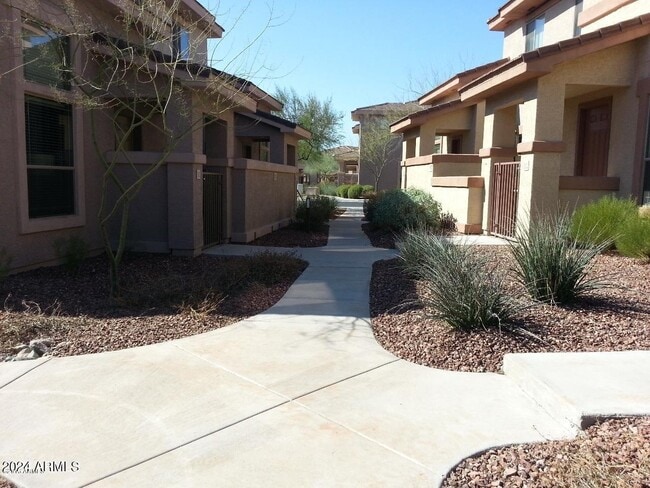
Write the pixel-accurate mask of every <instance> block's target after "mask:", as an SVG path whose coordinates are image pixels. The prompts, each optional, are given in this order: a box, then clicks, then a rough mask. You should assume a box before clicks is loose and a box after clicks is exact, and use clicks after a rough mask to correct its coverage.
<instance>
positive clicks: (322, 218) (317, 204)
mask: <svg viewBox="0 0 650 488" xmlns="http://www.w3.org/2000/svg"><path fill="white" fill-rule="evenodd" d="M337 208H338V204H337V203H336V200H335V199H333V198H329V197H326V196H316V197H309V208H307V200H305V201H302V202H300V204H298V208H297V209H296V221H297V222H298V224H299V225H300V226H301V227H305V228H310V227H319V226H321V225H323V224H324V223H325V222H327V221H328V220H329V219H330V218H332V217H333V216H334V212H335V211H336V209H337Z"/></svg>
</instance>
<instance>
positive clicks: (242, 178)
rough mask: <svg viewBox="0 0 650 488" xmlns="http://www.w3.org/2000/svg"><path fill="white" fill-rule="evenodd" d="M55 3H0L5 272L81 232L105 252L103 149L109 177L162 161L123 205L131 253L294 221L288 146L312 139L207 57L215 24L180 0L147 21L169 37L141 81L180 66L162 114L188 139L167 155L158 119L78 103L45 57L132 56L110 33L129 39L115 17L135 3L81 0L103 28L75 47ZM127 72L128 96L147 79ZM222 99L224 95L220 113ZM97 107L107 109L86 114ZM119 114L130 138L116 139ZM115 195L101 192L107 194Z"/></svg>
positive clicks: (83, 13) (0, 218) (292, 157)
mask: <svg viewBox="0 0 650 488" xmlns="http://www.w3.org/2000/svg"><path fill="white" fill-rule="evenodd" d="M64 4H65V2H63V1H62V0H50V1H42V2H32V1H28V0H24V1H22V0H13V1H5V0H0V17H1V18H2V21H3V25H4V26H6V32H4V31H3V32H4V35H3V36H2V38H0V43H1V44H2V52H3V53H5V54H4V55H3V56H2V57H0V73H2V76H1V77H0V94H1V96H2V100H3V117H2V118H1V119H0V141H1V142H0V144H1V146H2V152H1V154H0V167H1V168H2V178H0V249H4V250H5V252H6V253H7V254H8V255H9V256H10V257H11V258H12V262H11V267H12V269H13V270H14V271H17V270H22V269H28V268H30V267H36V266H42V265H48V264H54V263H56V254H55V252H54V249H53V243H54V242H55V241H56V240H57V239H66V238H70V237H71V236H77V237H80V238H82V239H84V240H85V241H86V242H87V243H89V245H90V248H91V249H92V250H93V251H99V250H100V249H101V248H102V239H101V233H100V227H99V223H98V217H97V216H98V214H99V211H100V205H101V204H102V194H103V192H102V178H103V176H104V170H103V166H102V162H101V161H102V158H100V155H101V156H102V157H103V158H104V159H105V160H106V161H111V162H112V163H114V164H115V166H116V167H115V171H116V174H125V173H126V174H130V173H129V172H131V173H132V174H133V175H139V174H142V171H145V170H146V168H147V167H148V165H151V164H152V162H154V161H157V160H159V159H160V158H161V157H162V159H163V164H162V165H161V166H160V167H159V168H158V169H157V170H156V171H155V172H154V173H153V174H152V175H151V176H150V177H148V178H147V179H146V181H145V182H144V184H143V185H142V188H141V189H140V191H139V192H138V193H137V196H136V198H135V199H134V200H133V202H132V204H131V210H130V214H129V221H128V234H127V241H128V247H129V248H130V249H132V250H134V251H153V252H171V253H174V254H182V255H196V254H199V253H201V252H202V249H203V248H204V247H206V246H208V245H211V244H214V243H218V242H225V241H236V242H247V241H249V240H251V239H254V238H255V237H257V236H260V235H262V234H265V233H267V232H270V231H271V230H273V229H276V228H278V227H280V226H282V225H285V224H286V223H288V222H289V221H290V220H291V218H292V217H293V214H294V210H295V188H296V178H297V171H298V170H297V169H296V167H295V165H296V146H297V143H298V141H299V140H300V139H303V138H307V137H309V136H310V134H309V133H308V131H306V130H304V129H302V128H301V127H299V126H297V125H295V124H292V123H291V122H288V121H286V120H284V119H281V118H279V117H276V116H274V115H271V112H272V111H276V110H280V109H281V104H280V103H279V102H278V101H277V100H275V99H274V98H273V97H271V96H270V95H269V94H267V93H265V92H264V91H262V90H261V89H259V88H258V87H257V86H255V85H254V84H252V83H250V82H248V81H246V80H244V79H241V78H237V77H235V76H231V75H228V74H226V73H223V72H220V71H217V70H215V69H212V68H209V67H207V66H206V64H207V52H208V47H207V42H208V39H210V38H219V37H221V35H222V33H223V29H222V28H221V27H220V26H219V24H218V23H217V22H216V19H215V18H214V17H213V16H212V15H211V14H210V13H209V12H208V11H207V10H206V9H205V8H204V7H203V6H202V5H201V4H199V3H198V2H197V1H195V0H183V1H182V2H181V3H180V7H179V9H178V11H174V12H166V13H165V16H166V17H165V16H163V15H158V17H156V16H155V15H154V16H153V17H150V18H149V20H150V21H151V22H158V23H160V22H165V24H164V27H163V30H164V29H169V32H170V37H169V41H170V42H169V46H166V45H165V44H164V43H161V44H160V46H158V45H156V48H155V49H156V50H155V51H152V52H153V54H150V55H149V58H150V59H145V62H146V63H148V64H147V66H148V68H147V70H146V73H147V77H149V75H151V74H152V73H155V75H152V76H151V77H150V80H153V81H149V82H148V83H149V84H150V86H151V87H153V86H154V85H156V83H157V81H156V80H160V79H161V78H160V77H163V76H167V75H166V74H165V71H164V69H159V70H158V71H157V70H156V66H157V65H159V66H160V65H161V64H162V63H166V64H169V62H168V61H169V60H170V59H173V60H179V58H180V61H181V62H178V63H177V64H176V65H175V66H176V72H174V73H173V74H172V75H171V76H172V77H173V82H174V86H175V88H174V90H175V91H174V96H173V97H171V98H170V99H169V107H165V110H164V112H163V111H161V114H163V113H164V115H161V116H162V117H164V122H165V127H167V128H169V131H170V133H182V134H184V136H183V137H182V138H180V140H179V141H178V143H177V144H175V145H174V148H173V150H172V151H171V152H168V146H166V144H165V139H164V138H165V135H164V132H161V131H160V130H156V129H160V127H158V126H160V125H162V119H158V120H156V119H152V122H151V123H146V124H141V125H139V126H138V127H135V126H134V125H133V124H134V121H136V120H138V116H139V114H136V113H128V114H127V117H122V116H121V115H120V114H116V113H114V112H110V111H113V110H116V109H115V107H101V108H97V107H96V108H94V109H93V110H90V109H88V107H81V106H80V104H79V103H77V102H78V97H77V96H76V95H78V93H79V92H78V90H79V89H80V87H79V86H78V85H75V82H74V81H73V80H74V79H75V78H74V76H71V77H66V74H65V72H63V71H61V70H55V69H53V68H52V67H53V66H54V63H53V60H50V59H48V58H47V57H48V56H53V57H57V56H58V57H59V58H61V59H64V58H65V63H66V68H69V70H70V71H74V70H75V69H87V67H88V66H89V65H92V62H91V63H87V60H89V59H93V57H95V56H100V55H101V56H105V57H104V58H103V59H110V54H108V55H107V44H108V40H109V39H111V42H112V43H113V45H115V44H119V45H121V46H125V48H127V49H131V48H132V47H133V50H132V52H135V53H138V52H139V51H138V47H137V42H136V41H133V40H132V39H122V38H119V36H120V34H121V35H123V36H125V37H126V36H127V35H128V34H126V33H125V30H124V28H123V27H124V26H123V24H121V23H123V21H124V20H123V19H124V18H125V17H126V16H127V15H128V14H129V12H127V11H125V10H124V9H125V8H129V7H128V6H129V5H131V7H130V8H138V7H139V6H141V5H142V4H143V2H135V3H133V4H131V3H129V2H122V1H118V0H90V1H83V2H81V1H80V2H77V3H76V4H75V5H76V8H77V9H78V10H76V14H75V15H79V18H80V19H81V18H83V19H93V20H94V21H96V22H97V25H101V26H102V28H104V29H105V30H106V31H107V32H106V33H104V32H100V31H96V32H94V33H93V37H92V40H93V41H96V45H93V46H91V48H89V47H88V46H89V44H88V42H89V41H88V39H86V40H85V42H84V43H83V44H82V43H81V42H80V41H79V36H77V35H75V31H74V29H73V27H74V26H73V24H71V22H70V17H69V12H66V11H65V6H64ZM125 14H127V15H125ZM161 19H162V20H161ZM140 22H144V23H145V24H146V22H147V21H142V20H140ZM149 27H150V26H149ZM146 28H147V26H146V25H145V26H144V27H143V32H146V30H145V29H146ZM109 36H111V37H109ZM115 36H117V38H116V37H115ZM129 52H131V51H129ZM35 53H38V56H41V58H40V59H37V58H36V54H35ZM43 56H45V58H43ZM51 61H52V62H51ZM143 72H145V71H143ZM147 77H144V76H143V78H147ZM214 79H219V80H222V81H223V82H222V83H220V88H219V91H218V93H217V92H216V91H215V92H213V93H208V91H207V90H205V89H203V87H204V86H208V84H209V83H208V82H209V81H210V80H214ZM71 80H72V81H71ZM122 81H123V82H124V83H125V84H124V85H120V86H121V87H122V89H124V91H125V92H126V93H134V92H136V91H137V90H135V89H134V88H138V89H140V88H142V87H141V86H140V85H138V84H142V85H145V84H146V83H145V82H144V81H139V80H135V79H134V80H131V81H129V80H127V79H125V80H122ZM129 83H131V84H129ZM116 86H117V85H116ZM145 88H146V86H145V87H144V88H143V89H145ZM125 96H128V95H125ZM217 98H220V99H224V100H227V104H226V105H224V104H222V105H221V108H220V109H219V110H218V111H216V112H215V109H214V107H215V106H216V102H214V100H215V99H217ZM146 99H147V98H146V97H144V98H143V100H145V101H146ZM115 100H118V98H117V97H116V98H115ZM161 110H162V109H161ZM93 111H94V112H93ZM100 112H101V113H102V114H103V115H106V114H107V113H108V112H110V114H109V115H110V116H109V117H99V116H98V117H94V118H93V114H94V115H97V114H98V113H100ZM120 117H122V118H120ZM122 119H124V120H122ZM115 121H118V126H119V124H123V125H122V126H121V127H122V130H124V131H126V132H128V133H129V136H128V138H123V139H121V142H120V144H121V147H116V146H117V142H116V137H115V136H116V132H115V127H114V124H113V122H115ZM93 124H95V125H94V126H93ZM93 127H94V128H93ZM176 131H177V132H176ZM134 177H135V176H134ZM114 198H117V194H115V192H113V193H111V192H108V197H107V199H108V200H111V199H114ZM115 228H116V227H115V226H113V227H112V229H113V231H115Z"/></svg>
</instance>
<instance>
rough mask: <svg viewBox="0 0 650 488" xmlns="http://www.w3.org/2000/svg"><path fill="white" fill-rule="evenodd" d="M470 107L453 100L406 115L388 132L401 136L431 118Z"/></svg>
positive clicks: (392, 125) (468, 104) (467, 104)
mask: <svg viewBox="0 0 650 488" xmlns="http://www.w3.org/2000/svg"><path fill="white" fill-rule="evenodd" d="M470 105H472V104H471V103H469V102H467V103H466V102H463V101H461V100H453V101H451V102H447V103H441V104H440V105H435V106H433V107H431V108H428V109H426V110H422V111H420V112H415V113H413V114H411V115H407V116H406V117H404V118H403V119H400V120H398V121H397V122H395V123H394V124H391V126H390V131H391V132H392V133H393V134H401V133H404V132H406V131H408V130H409V129H413V128H414V127H419V126H421V125H422V124H424V123H425V122H426V121H427V120H429V119H431V118H432V117H437V116H439V115H443V114H447V113H450V112H455V111H457V110H459V109H462V108H465V107H469V106H470Z"/></svg>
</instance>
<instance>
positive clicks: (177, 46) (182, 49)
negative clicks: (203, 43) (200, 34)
mask: <svg viewBox="0 0 650 488" xmlns="http://www.w3.org/2000/svg"><path fill="white" fill-rule="evenodd" d="M173 47H174V56H178V57H179V58H180V59H183V60H189V59H190V33H189V32H188V31H187V30H185V29H183V28H182V27H181V26H179V25H175V26H174V46H173Z"/></svg>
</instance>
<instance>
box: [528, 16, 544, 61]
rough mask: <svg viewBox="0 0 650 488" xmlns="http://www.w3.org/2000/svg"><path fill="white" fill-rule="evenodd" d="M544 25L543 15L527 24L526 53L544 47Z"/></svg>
mask: <svg viewBox="0 0 650 488" xmlns="http://www.w3.org/2000/svg"><path fill="white" fill-rule="evenodd" d="M544 24H545V19H544V16H543V15H542V16H541V17H538V18H536V19H535V20H533V21H531V22H528V24H526V52H529V51H534V50H535V49H539V48H540V47H542V44H543V43H544Z"/></svg>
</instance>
